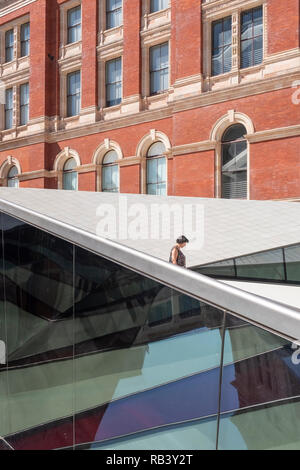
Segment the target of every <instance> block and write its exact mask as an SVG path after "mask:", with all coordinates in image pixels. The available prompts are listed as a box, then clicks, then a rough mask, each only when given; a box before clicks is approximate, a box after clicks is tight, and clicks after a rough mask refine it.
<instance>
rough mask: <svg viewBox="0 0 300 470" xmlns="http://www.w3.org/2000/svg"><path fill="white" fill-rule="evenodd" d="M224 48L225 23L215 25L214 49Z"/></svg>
mask: <svg viewBox="0 0 300 470" xmlns="http://www.w3.org/2000/svg"><path fill="white" fill-rule="evenodd" d="M222 46H223V21H222V20H221V21H218V22H216V23H213V49H219V48H220V47H222Z"/></svg>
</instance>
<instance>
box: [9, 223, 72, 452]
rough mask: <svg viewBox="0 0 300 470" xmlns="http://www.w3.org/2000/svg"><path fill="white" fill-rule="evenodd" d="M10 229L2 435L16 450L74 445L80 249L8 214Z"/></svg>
mask: <svg viewBox="0 0 300 470" xmlns="http://www.w3.org/2000/svg"><path fill="white" fill-rule="evenodd" d="M3 226H4V238H3V240H4V257H5V258H4V259H5V261H4V276H5V309H6V334H7V336H6V337H7V352H8V363H7V371H5V368H4V369H3V366H1V365H0V398H1V399H0V402H1V405H0V408H1V407H3V409H5V408H6V409H7V417H8V420H6V421H3V415H2V414H1V423H0V426H1V436H3V437H4V438H5V437H7V440H8V441H9V443H10V445H11V446H12V447H13V448H15V449H24V450H26V449H28V450H29V449H34V450H38V449H52V448H59V447H67V446H70V445H72V443H73V418H72V416H73V384H74V377H73V329H74V325H73V248H72V245H71V244H69V243H68V242H65V241H62V240H60V239H58V238H56V237H54V236H52V235H49V234H47V233H45V232H42V231H40V230H38V229H36V228H34V227H32V226H29V225H27V224H25V223H23V222H20V221H18V220H16V219H14V218H12V217H9V216H7V215H3ZM33 366H34V367H33ZM3 381H5V387H6V389H7V390H9V401H7V400H6V398H5V395H3V393H2V391H3V389H1V384H3ZM4 400H5V401H4ZM66 416H67V419H66V420H65V422H64V423H63V425H61V426H58V425H57V423H59V422H60V421H61V419H62V417H66Z"/></svg>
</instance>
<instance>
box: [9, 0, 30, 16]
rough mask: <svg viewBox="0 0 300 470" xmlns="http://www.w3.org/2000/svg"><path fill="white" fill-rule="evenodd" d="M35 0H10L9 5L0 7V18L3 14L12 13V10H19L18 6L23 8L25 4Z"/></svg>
mask: <svg viewBox="0 0 300 470" xmlns="http://www.w3.org/2000/svg"><path fill="white" fill-rule="evenodd" d="M36 1H37V0H16V1H14V2H10V5H8V6H4V7H2V8H1V7H0V18H2V17H3V16H6V15H8V14H9V13H12V12H13V11H16V10H19V9H20V8H24V7H25V6H27V5H30V3H34V2H36Z"/></svg>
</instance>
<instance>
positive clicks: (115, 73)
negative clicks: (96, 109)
mask: <svg viewBox="0 0 300 470" xmlns="http://www.w3.org/2000/svg"><path fill="white" fill-rule="evenodd" d="M121 98H122V62H121V58H120V57H119V58H118V59H113V60H110V61H108V62H106V106H115V105H117V104H119V103H121Z"/></svg>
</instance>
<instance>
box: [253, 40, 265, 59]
mask: <svg viewBox="0 0 300 470" xmlns="http://www.w3.org/2000/svg"><path fill="white" fill-rule="evenodd" d="M262 61H263V37H262V36H259V37H258V38H255V39H254V65H259V64H261V63H262Z"/></svg>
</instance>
